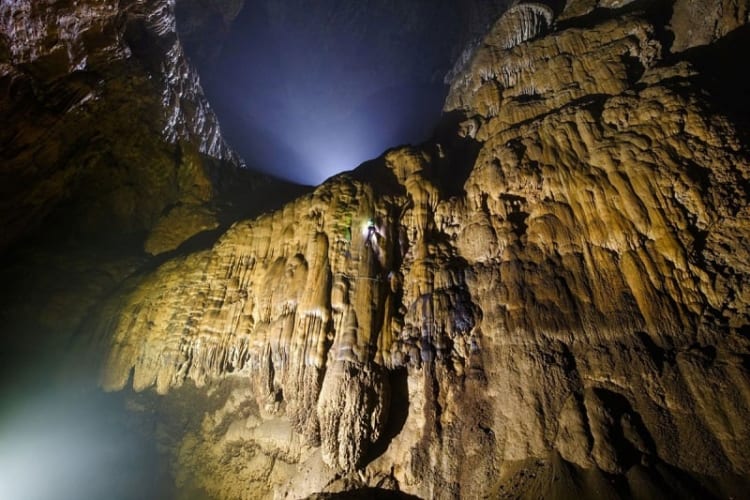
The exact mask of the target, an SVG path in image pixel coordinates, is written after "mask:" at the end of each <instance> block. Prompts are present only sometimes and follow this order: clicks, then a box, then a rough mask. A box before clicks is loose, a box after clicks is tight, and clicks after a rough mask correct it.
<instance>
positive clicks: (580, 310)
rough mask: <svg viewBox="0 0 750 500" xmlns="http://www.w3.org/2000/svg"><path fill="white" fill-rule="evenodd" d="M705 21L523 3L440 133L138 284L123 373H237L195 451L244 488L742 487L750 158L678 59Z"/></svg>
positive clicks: (120, 356) (116, 321)
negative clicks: (687, 35)
mask: <svg viewBox="0 0 750 500" xmlns="http://www.w3.org/2000/svg"><path fill="white" fill-rule="evenodd" d="M738 5H739V4H738ZM743 5H744V4H743ZM740 10H741V9H739V8H738V10H736V12H740ZM724 12H726V11H724ZM742 12H744V11H742ZM698 15H700V14H699V13H698V12H697V11H692V10H690V9H689V7H686V6H685V4H683V3H682V2H676V3H675V4H674V5H671V3H669V2H664V3H659V2H655V3H643V2H570V3H569V4H568V5H562V4H560V3H538V2H535V3H528V4H521V5H517V6H515V7H513V8H511V9H510V10H509V11H508V12H507V13H506V14H505V15H504V16H503V17H502V18H501V19H500V20H498V22H497V23H495V25H494V26H493V28H492V29H491V30H490V32H489V33H488V35H487V36H486V38H485V39H484V42H483V43H482V45H481V46H480V47H479V48H478V49H477V50H476V52H475V53H474V55H473V57H472V59H471V60H470V61H469V62H468V64H467V65H466V66H465V68H464V69H463V70H462V71H460V72H457V74H456V75H455V78H454V79H453V81H452V87H451V93H450V95H449V97H448V99H447V101H446V106H445V113H446V115H445V116H446V129H445V130H443V131H442V132H441V133H440V134H438V136H437V137H436V139H435V140H434V141H431V142H429V143H427V144H424V145H421V146H411V147H401V148H395V149H393V150H391V151H389V152H387V153H386V154H384V155H383V157H381V158H379V159H378V160H375V161H373V162H370V163H368V164H365V165H363V166H362V167H360V168H359V169H358V170H356V171H354V172H351V173H345V174H341V175H339V176H337V177H335V178H333V179H331V180H329V181H327V182H326V183H324V184H323V185H321V186H319V187H318V188H316V189H315V191H314V192H312V193H310V194H308V195H305V196H303V197H300V198H299V199H297V200H296V201H294V202H292V203H289V204H287V205H286V206H285V207H284V208H282V209H280V210H278V211H275V212H271V213H268V214H266V215H263V216H261V217H259V218H256V219H249V220H244V221H240V222H237V223H236V224H235V225H234V226H233V227H232V228H231V229H230V230H229V231H227V232H226V233H225V234H224V235H223V236H222V237H221V239H220V240H219V241H218V242H217V243H216V245H214V246H213V247H212V248H211V249H208V250H205V251H203V252H199V253H195V254H192V255H189V256H185V257H182V258H179V259H175V260H172V261H170V262H168V263H165V264H164V265H163V266H161V267H160V268H159V269H158V270H156V271H155V272H154V273H153V274H151V275H149V276H147V277H145V278H144V280H143V281H142V282H141V283H140V284H139V285H138V286H137V287H136V288H135V290H134V291H132V293H129V294H126V295H123V296H120V297H118V298H116V299H114V300H113V301H112V305H111V307H112V309H113V310H116V311H119V312H118V314H117V316H112V315H104V316H103V317H101V318H100V320H99V326H98V328H97V329H96V330H97V331H98V333H99V335H100V336H101V338H105V339H107V338H109V339H111V340H110V342H111V349H110V351H109V355H108V358H107V360H106V362H105V363H104V367H103V372H102V384H103V386H104V387H105V388H107V389H109V390H118V389H122V388H123V387H125V386H127V385H132V386H133V387H134V388H135V389H136V390H147V389H150V388H153V389H155V390H156V391H157V392H158V393H160V394H164V395H166V396H165V397H169V395H170V394H179V391H180V390H181V388H183V387H185V386H193V385H194V386H197V387H198V388H202V389H201V390H206V391H211V390H212V387H214V386H215V385H216V384H219V383H221V382H222V381H227V380H231V381H232V382H233V384H234V385H233V387H234V391H233V392H231V394H230V395H229V396H228V397H227V398H226V400H225V401H224V403H223V404H220V405H219V407H217V408H216V409H214V410H213V411H211V412H207V413H206V414H205V417H204V419H203V422H202V425H201V426H200V428H199V429H192V430H190V431H189V432H188V433H187V434H186V435H185V437H184V440H183V441H182V443H181V445H180V446H178V448H177V449H176V450H175V456H176V462H177V464H178V466H177V469H178V470H179V471H180V472H178V481H183V482H190V481H192V482H194V483H195V484H197V485H199V486H200V487H201V488H203V489H204V490H205V491H207V492H208V493H209V494H210V495H212V496H215V497H217V498H256V497H272V496H273V495H286V494H288V495H291V496H295V497H301V496H305V495H310V494H313V493H315V492H317V491H321V490H326V491H329V492H335V491H338V490H341V489H343V490H347V489H352V488H360V487H364V486H367V487H381V488H384V489H391V490H396V489H398V490H400V491H402V492H406V493H408V494H412V495H417V496H419V497H423V498H477V497H482V496H490V497H510V498H516V497H532V496H533V497H537V496H539V495H541V496H550V495H556V494H563V495H576V496H579V497H591V498H596V497H602V496H607V497H617V496H622V497H630V496H635V497H649V496H653V495H657V496H658V495H663V494H680V495H687V496H691V495H693V496H696V497H705V496H710V495H718V496H722V495H729V494H735V493H736V492H739V491H742V488H743V487H744V486H742V485H746V480H747V477H748V474H749V473H750V455H748V453H747V449H748V447H747V444H748V442H750V441H749V439H750V436H748V430H747V426H746V425H745V422H746V418H747V415H748V414H750V378H748V375H749V373H748V371H749V370H748V362H747V360H748V359H749V358H748V354H749V353H750V350H749V348H750V345H749V342H750V340H749V339H748V332H749V330H748V328H749V326H748V325H750V316H749V314H750V308H749V304H750V296H748V293H747V290H750V287H748V284H749V283H748V280H749V279H750V268H749V267H748V262H750V255H748V252H750V245H748V241H750V234H749V233H748V228H750V210H749V209H748V200H749V199H750V198H749V197H748V195H749V193H748V189H749V188H750V155H749V152H748V143H747V136H746V135H744V132H743V131H742V130H740V129H738V128H737V127H736V124H735V123H734V122H733V121H732V120H730V119H729V118H727V116H725V115H724V114H722V113H721V112H720V110H719V109H718V108H717V107H716V106H714V105H713V102H714V99H715V97H712V96H711V95H710V94H709V93H708V91H707V89H706V88H704V87H703V86H702V81H703V80H702V78H701V77H702V75H700V73H699V71H698V70H697V65H696V64H694V61H692V60H691V57H693V53H691V52H690V51H687V52H685V54H684V55H683V56H680V55H677V56H675V55H673V53H678V54H679V53H682V52H683V49H684V48H686V47H685V46H684V44H683V42H680V40H681V38H680V37H682V36H684V33H682V32H681V31H680V30H681V28H679V26H680V25H681V22H677V21H675V19H680V16H688V17H690V16H698ZM742 16H744V14H742V15H741V16H740V17H736V16H735V17H731V19H730V21H728V24H726V26H732V23H740V24H741V23H743V22H745V20H743V19H745V18H743V17H742ZM691 19H692V20H691V21H690V22H691V23H698V22H699V21H698V19H699V18H697V17H692V18H691ZM738 19H739V21H738ZM711 22H714V21H711ZM716 22H717V23H718V22H720V21H716ZM721 22H723V21H721ZM728 29H730V28H727V29H724V28H721V29H719V28H717V29H714V30H712V31H711V33H712V34H711V35H710V36H708V37H707V38H705V39H704V40H703V42H701V43H707V44H710V43H712V42H713V41H714V39H715V38H716V37H721V36H722V35H723V34H724V33H726V32H727V30H728ZM674 30H676V31H674ZM694 42H695V43H698V41H697V40H694ZM703 57H711V53H710V52H708V53H707V55H703ZM737 98H738V99H741V98H742V97H741V96H737ZM743 481H745V482H743ZM738 484H739V485H740V486H737V485H738ZM732 488H735V489H732ZM732 492H735V493H732Z"/></svg>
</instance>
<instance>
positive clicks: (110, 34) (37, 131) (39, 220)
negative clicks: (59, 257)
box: [0, 0, 267, 253]
mask: <svg viewBox="0 0 750 500" xmlns="http://www.w3.org/2000/svg"><path fill="white" fill-rule="evenodd" d="M174 9H175V6H174V2H171V1H160V0H153V1H152V0H149V1H130V2H124V3H123V2H119V3H118V2H112V1H108V2H87V1H80V2H67V1H66V2H36V1H33V2H32V1H27V0H17V1H16V0H14V1H7V2H2V4H0V89H2V91H1V96H2V97H0V116H1V117H2V121H3V123H4V124H6V125H5V126H4V127H3V130H2V132H0V158H2V168H1V170H0V172H1V173H2V176H3V182H2V188H0V189H1V190H2V193H3V199H2V202H0V221H1V222H2V225H3V228H4V230H3V234H2V236H0V249H2V250H5V249H6V248H7V247H9V246H12V245H14V244H16V243H18V242H19V241H20V240H21V239H23V238H24V237H27V236H29V235H32V234H35V233H40V232H41V233H44V232H45V231H50V229H52V230H54V231H56V232H61V233H62V235H61V238H67V237H70V235H71V234H72V235H74V236H75V237H78V236H79V235H81V234H83V235H85V236H86V237H89V236H90V237H93V238H98V237H99V236H101V235H102V234H106V235H107V236H109V237H112V236H115V237H117V236H119V235H122V234H126V235H136V234H137V235H139V236H140V235H141V234H143V233H144V232H148V231H150V230H151V229H152V228H154V227H155V226H156V225H157V224H158V222H159V220H160V218H162V216H165V215H166V216H167V217H166V218H167V219H169V224H170V225H172V226H177V225H181V226H182V230H181V231H180V230H176V231H174V232H173V234H172V235H169V236H168V237H167V239H170V238H171V239H172V240H173V241H169V242H167V243H165V244H157V243H155V241H156V240H157V239H159V238H158V236H157V235H154V237H153V238H152V242H153V244H151V245H150V246H149V250H150V251H153V252H155V253H161V252H163V251H166V250H172V249H174V248H175V247H176V246H178V245H179V244H180V243H182V242H183V241H185V240H186V239H188V238H189V237H190V236H192V235H194V234H196V233H197V232H200V231H202V230H205V229H212V228H215V227H217V225H218V221H217V219H218V218H219V215H218V212H219V210H218V209H217V206H216V205H217V204H220V203H223V204H225V205H226V204H228V203H231V202H232V201H234V200H232V201H228V200H231V198H232V194H231V190H229V189H227V188H226V187H227V184H229V183H234V184H238V183H244V184H245V185H248V186H249V188H250V189H252V184H253V183H254V184H256V185H263V184H267V181H266V180H263V179H261V178H260V177H259V176H254V177H253V176H250V175H248V174H247V173H246V172H242V171H240V170H238V166H239V164H240V160H239V158H238V157H237V155H236V154H235V153H234V152H233V151H232V150H231V148H229V146H228V145H227V144H226V142H225V141H224V139H223V138H222V135H221V131H220V128H219V125H218V121H217V119H216V117H215V115H214V114H213V111H212V110H211V107H210V106H209V104H208V101H207V100H206V98H205V97H204V95H203V91H202V89H201V86H200V82H199V78H198V75H197V73H196V71H195V70H194V68H193V67H192V66H191V64H190V63H189V62H188V60H187V58H186V56H185V53H184V51H183V49H182V45H181V42H180V38H179V36H178V34H177V31H176V23H175V13H174ZM246 177H247V178H248V179H245V178H246ZM218 199H222V201H220V202H217V201H216V200H218ZM183 216H184V217H185V221H187V222H182V223H180V222H179V221H180V220H182V218H183ZM164 226H165V225H164V224H162V228H164ZM190 226H194V227H193V228H192V229H190ZM115 228H117V229H116V231H115ZM162 232H163V231H162Z"/></svg>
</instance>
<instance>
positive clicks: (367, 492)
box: [312, 488, 420, 500]
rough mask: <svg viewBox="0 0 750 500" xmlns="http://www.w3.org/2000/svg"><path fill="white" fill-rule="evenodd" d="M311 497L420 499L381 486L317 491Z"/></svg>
mask: <svg viewBox="0 0 750 500" xmlns="http://www.w3.org/2000/svg"><path fill="white" fill-rule="evenodd" d="M312 498H315V499H316V500H323V499H326V500H329V499H330V500H370V499H373V500H420V498H419V497H418V496H415V495H409V494H407V493H402V492H400V491H393V490H386V489H383V488H361V489H358V490H351V491H342V492H341V493H318V494H317V495H314V496H313V497H312Z"/></svg>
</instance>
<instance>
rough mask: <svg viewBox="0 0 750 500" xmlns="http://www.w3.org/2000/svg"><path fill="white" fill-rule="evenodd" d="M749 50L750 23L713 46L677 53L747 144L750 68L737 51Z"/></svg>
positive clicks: (749, 137) (697, 82)
mask: <svg viewBox="0 0 750 500" xmlns="http://www.w3.org/2000/svg"><path fill="white" fill-rule="evenodd" d="M748 49H750V25H745V26H743V27H741V28H738V29H736V30H734V31H732V32H731V33H729V34H728V35H727V36H725V37H724V38H722V39H720V40H718V41H716V42H714V43H713V44H711V45H707V46H702V47H694V48H692V49H688V50H686V51H685V52H683V53H681V54H678V55H677V56H676V58H679V59H685V60H687V61H689V62H690V63H691V64H692V65H693V66H695V68H696V69H697V70H698V71H699V73H700V74H699V75H697V76H695V77H694V82H695V84H696V85H697V86H698V87H699V88H701V89H703V90H705V91H706V92H708V93H709V94H710V95H711V103H712V104H713V105H714V106H715V107H716V111H718V112H720V113H721V114H724V115H726V116H728V117H729V118H730V119H731V120H732V121H733V122H734V123H735V124H736V125H737V132H738V134H739V135H740V136H741V137H742V139H743V141H744V143H745V145H746V146H747V145H749V144H750V99H748V96H750V70H748V67H747V65H746V64H743V63H742V62H740V60H738V54H740V53H744V52H745V51H747V50H748ZM749 187H750V186H749Z"/></svg>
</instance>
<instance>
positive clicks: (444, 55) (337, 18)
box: [178, 0, 476, 184]
mask: <svg viewBox="0 0 750 500" xmlns="http://www.w3.org/2000/svg"><path fill="white" fill-rule="evenodd" d="M465 10H466V9H464V11H465ZM462 16H463V17H462ZM467 22H469V21H467V19H466V13H465V12H464V13H462V12H461V10H460V9H459V6H457V5H456V3H455V2H443V1H440V2H427V1H416V2H411V3H409V4H408V5H406V6H403V5H393V4H392V2H387V1H384V0H368V1H366V2H361V3H360V2H357V3H355V4H351V5H350V3H346V2H340V1H336V0H325V1H322V2H319V3H316V5H315V7H314V8H310V6H309V5H305V4H304V2H301V1H300V0H289V1H285V2H272V1H261V2H248V3H247V4H246V5H245V7H244V8H243V10H242V11H241V13H240V15H239V17H238V18H237V19H236V20H235V21H234V22H233V23H232V25H231V28H230V32H229V33H228V35H227V38H226V40H225V41H224V43H223V49H222V50H221V51H220V52H219V55H218V56H217V57H210V58H206V57H200V55H198V54H195V57H193V55H191V54H190V45H189V44H187V45H188V46H187V49H188V55H189V56H190V57H191V59H193V60H194V62H195V64H196V65H197V67H198V70H199V73H200V75H201V80H202V83H203V86H204V89H205V91H206V93H207V95H208V98H209V101H210V102H211V104H212V106H213V107H214V109H215V110H216V113H217V115H218V117H219V119H220V123H221V126H222V131H223V134H224V135H225V137H226V138H227V139H228V141H229V143H230V144H231V145H232V147H234V148H235V149H236V150H237V151H238V152H239V153H240V155H241V156H242V157H243V158H244V160H245V161H246V162H247V164H248V166H249V167H250V168H252V169H255V170H260V171H263V172H265V173H267V174H270V175H272V176H275V177H279V178H283V179H286V180H290V181H293V182H297V183H301V184H318V183H320V182H321V181H323V180H325V179H326V178H328V177H330V176H331V175H334V174H336V173H339V172H341V171H345V170H350V169H353V168H355V167H356V166H358V165H359V164H361V163H362V162H364V161H366V160H368V159H371V158H374V157H377V156H378V155H380V154H381V153H382V152H383V151H385V150H386V149H388V148H390V147H393V146H397V145H400V144H407V143H419V142H422V141H424V140H427V139H428V138H429V137H430V135H431V133H432V131H433V129H434V127H435V125H436V124H437V122H438V120H439V118H440V114H441V109H442V105H443V101H444V98H445V95H446V93H447V90H448V87H447V85H446V84H445V83H444V79H445V75H446V74H447V73H448V72H449V71H450V69H451V67H452V66H453V62H454V60H455V59H456V57H457V56H458V54H460V52H461V50H463V48H464V47H463V46H464V45H465V44H466V43H467V42H466V40H465V39H466V37H467V36H469V35H470V34H471V30H468V31H467V29H466V24H467ZM475 24H476V23H475ZM179 27H180V25H179V22H178V29H179Z"/></svg>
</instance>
